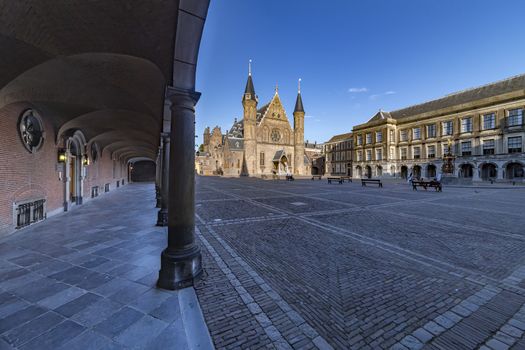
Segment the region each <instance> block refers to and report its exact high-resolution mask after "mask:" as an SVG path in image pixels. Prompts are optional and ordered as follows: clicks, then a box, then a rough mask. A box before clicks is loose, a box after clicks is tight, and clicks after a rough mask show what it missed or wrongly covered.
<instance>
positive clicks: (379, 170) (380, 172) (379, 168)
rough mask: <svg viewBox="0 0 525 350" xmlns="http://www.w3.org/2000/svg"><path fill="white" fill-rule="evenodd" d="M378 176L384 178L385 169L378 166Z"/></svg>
mask: <svg viewBox="0 0 525 350" xmlns="http://www.w3.org/2000/svg"><path fill="white" fill-rule="evenodd" d="M376 174H377V176H383V167H382V166H381V165H378V166H377V168H376Z"/></svg>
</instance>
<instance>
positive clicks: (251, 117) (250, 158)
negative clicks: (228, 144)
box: [242, 60, 258, 175]
mask: <svg viewBox="0 0 525 350" xmlns="http://www.w3.org/2000/svg"><path fill="white" fill-rule="evenodd" d="M257 102H258V98H257V95H256V94H255V88H254V87H253V80H252V60H250V62H249V65H248V81H247V82H246V88H245V89H244V96H243V98H242V106H243V109H244V154H245V161H246V164H245V165H246V167H245V169H246V170H247V172H248V174H247V175H255V174H256V165H257V140H256V130H255V126H256V119H257Z"/></svg>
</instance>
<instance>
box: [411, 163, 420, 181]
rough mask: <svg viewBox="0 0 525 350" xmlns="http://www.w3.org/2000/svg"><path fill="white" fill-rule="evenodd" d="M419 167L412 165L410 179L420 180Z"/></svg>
mask: <svg viewBox="0 0 525 350" xmlns="http://www.w3.org/2000/svg"><path fill="white" fill-rule="evenodd" d="M421 174H422V171H421V166H420V165H414V166H413V167H412V178H413V179H420V178H421Z"/></svg>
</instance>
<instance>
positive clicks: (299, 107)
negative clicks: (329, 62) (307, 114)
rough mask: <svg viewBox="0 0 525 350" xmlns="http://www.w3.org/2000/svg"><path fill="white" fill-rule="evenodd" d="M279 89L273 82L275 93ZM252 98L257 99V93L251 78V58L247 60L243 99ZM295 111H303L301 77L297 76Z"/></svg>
mask: <svg viewBox="0 0 525 350" xmlns="http://www.w3.org/2000/svg"><path fill="white" fill-rule="evenodd" d="M278 91H279V85H277V84H275V93H276V94H277V92H278ZM247 98H248V99H252V100H257V95H256V94H255V88H254V86H253V80H252V60H249V61H248V81H247V82H246V88H245V89H244V97H243V101H244V100H245V99H247ZM295 112H302V113H304V107H303V99H302V98H301V78H299V81H298V84H297V99H296V100H295V109H294V113H295Z"/></svg>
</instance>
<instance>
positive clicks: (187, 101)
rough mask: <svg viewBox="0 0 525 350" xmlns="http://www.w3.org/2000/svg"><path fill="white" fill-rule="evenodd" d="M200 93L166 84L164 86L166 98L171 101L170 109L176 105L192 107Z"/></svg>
mask: <svg viewBox="0 0 525 350" xmlns="http://www.w3.org/2000/svg"><path fill="white" fill-rule="evenodd" d="M200 97H201V93H200V92H197V91H192V90H184V89H179V88H175V87H173V86H168V87H167V88H166V100H167V101H169V102H170V103H171V109H173V108H176V107H179V108H180V107H182V108H188V109H192V110H193V109H194V108H195V105H196V104H197V102H198V101H199V99H200Z"/></svg>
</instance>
